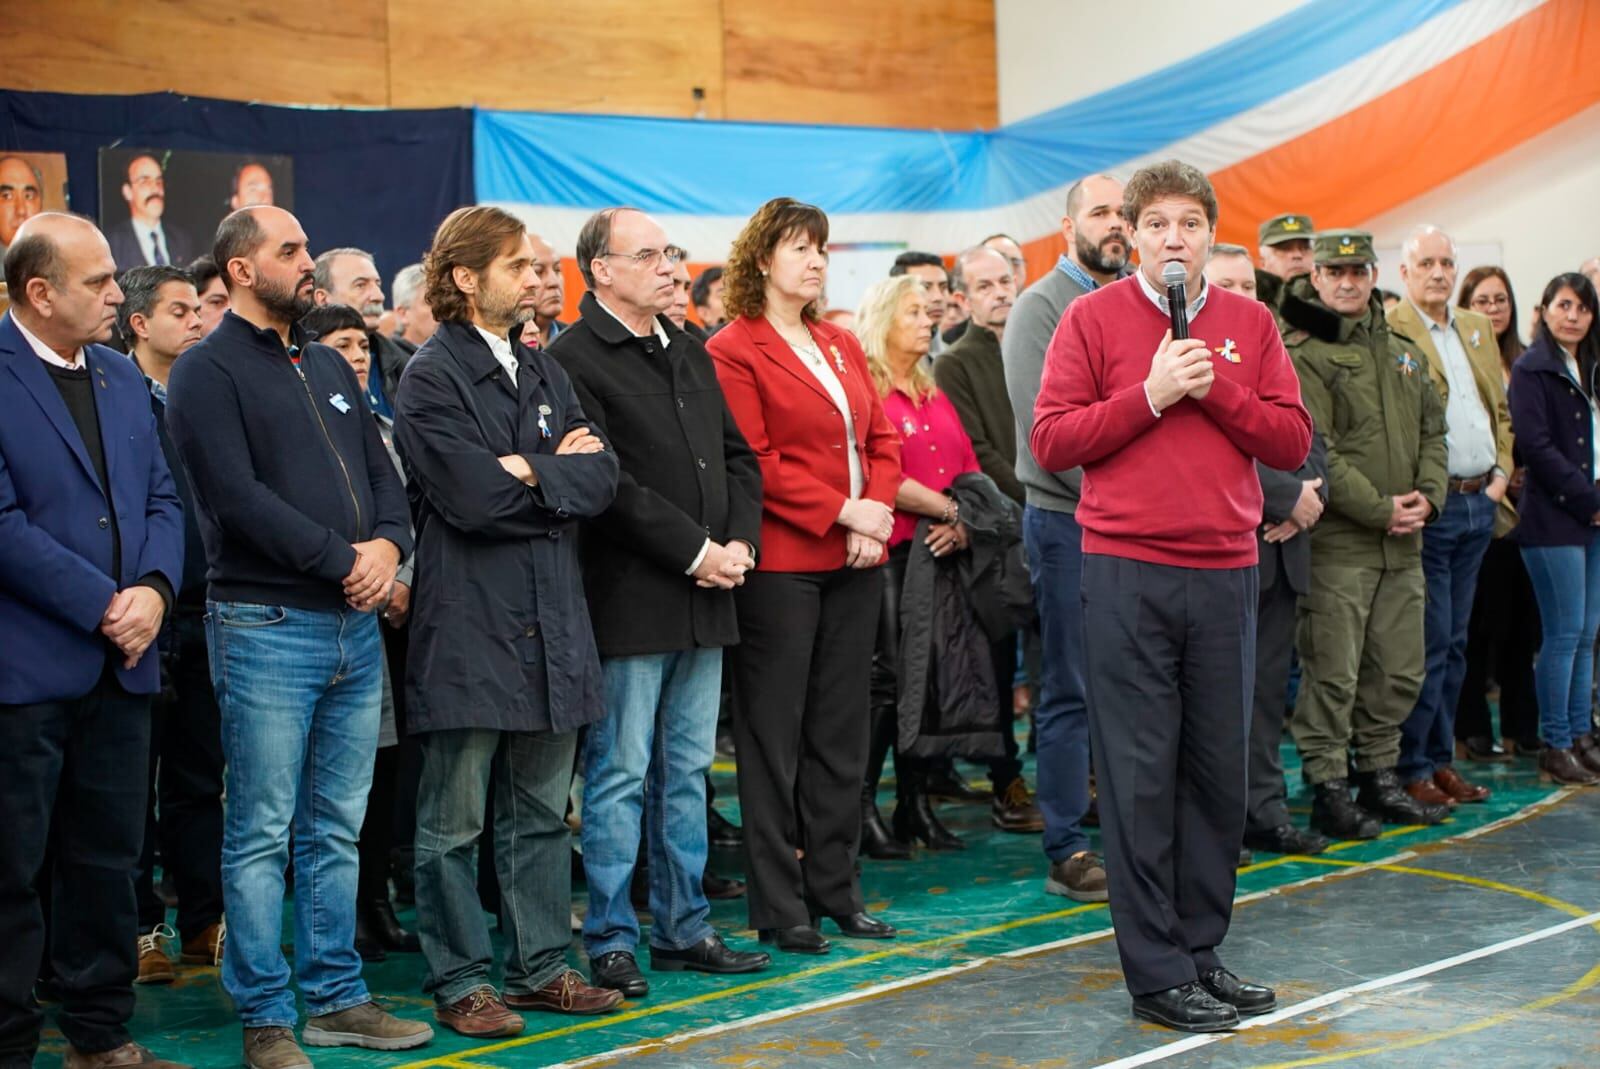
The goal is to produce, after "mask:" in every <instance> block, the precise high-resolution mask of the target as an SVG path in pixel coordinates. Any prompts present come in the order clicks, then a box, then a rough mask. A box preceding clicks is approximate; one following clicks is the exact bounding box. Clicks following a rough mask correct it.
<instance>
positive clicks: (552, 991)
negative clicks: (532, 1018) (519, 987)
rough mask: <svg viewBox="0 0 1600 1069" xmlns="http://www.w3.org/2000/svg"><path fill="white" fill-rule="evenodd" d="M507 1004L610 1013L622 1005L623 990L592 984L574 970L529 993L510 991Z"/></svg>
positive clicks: (565, 1010)
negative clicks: (593, 985)
mask: <svg viewBox="0 0 1600 1069" xmlns="http://www.w3.org/2000/svg"><path fill="white" fill-rule="evenodd" d="M506 1005H507V1006H510V1007H511V1008H513V1009H518V1010H547V1011H549V1012H550V1013H570V1014H574V1015H581V1014H596V1013H609V1012H611V1011H612V1010H614V1009H616V1008H617V1007H618V1006H620V1005H622V992H621V991H612V990H610V989H609V988H604V987H590V986H589V984H588V983H587V982H586V981H585V980H584V978H583V976H582V975H581V974H580V973H578V972H577V971H576V970H574V969H568V970H567V971H566V972H564V973H562V974H561V975H560V976H557V977H556V978H555V979H554V980H551V981H550V982H549V983H548V984H545V985H544V986H543V987H541V988H540V989H539V990H537V991H534V992H531V993H529V994H525V995H524V994H515V995H513V994H508V995H506Z"/></svg>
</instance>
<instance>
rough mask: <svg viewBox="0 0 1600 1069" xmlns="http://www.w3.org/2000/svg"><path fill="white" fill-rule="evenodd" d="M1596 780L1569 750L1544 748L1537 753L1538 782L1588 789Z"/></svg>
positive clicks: (1593, 774)
mask: <svg viewBox="0 0 1600 1069" xmlns="http://www.w3.org/2000/svg"><path fill="white" fill-rule="evenodd" d="M1597 779H1600V777H1597V776H1596V775H1595V773H1593V772H1591V771H1589V769H1588V767H1587V766H1586V765H1584V763H1583V762H1582V761H1580V760H1578V756H1577V754H1575V753H1573V752H1572V751H1571V750H1557V749H1554V748H1553V747H1549V746H1546V747H1545V748H1544V749H1543V750H1540V751H1539V782H1540V783H1556V784H1560V785H1561V786H1563V787H1589V786H1592V785H1593V784H1594V783H1595V782H1596V781H1597Z"/></svg>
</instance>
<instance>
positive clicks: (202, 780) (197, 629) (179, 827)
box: [134, 607, 223, 939]
mask: <svg viewBox="0 0 1600 1069" xmlns="http://www.w3.org/2000/svg"><path fill="white" fill-rule="evenodd" d="M171 626H172V632H171V634H170V636H164V637H166V638H167V639H168V648H167V650H165V651H163V658H164V660H165V662H166V663H165V666H164V667H165V671H166V675H167V681H168V683H169V688H168V690H167V691H166V692H164V693H163V694H162V695H161V696H160V697H159V698H157V699H156V700H155V702H154V703H153V706H152V712H153V714H154V715H153V717H152V719H151V738H150V778H149V783H150V784H151V785H152V790H151V792H150V804H149V805H148V806H146V809H145V822H144V828H145V831H144V851H143V852H142V853H141V855H140V857H139V870H138V872H137V873H136V874H135V876H134V890H135V893H136V894H137V896H138V902H139V930H140V931H141V932H148V931H149V930H150V929H152V928H154V927H155V926H156V925H158V924H160V923H162V922H163V921H164V920H166V916H167V906H166V903H165V902H164V901H162V899H161V896H160V895H159V894H157V893H156V888H155V852H156V846H157V844H158V843H159V844H160V847H161V865H162V867H163V868H164V869H166V871H168V872H170V873H171V874H172V883H173V887H174V888H175V889H176V891H177V892H178V934H179V935H180V936H181V937H183V938H184V939H193V938H195V937H197V936H199V935H200V934H201V933H202V932H204V931H205V930H206V929H207V928H208V927H210V926H211V925H213V924H215V923H217V922H218V921H219V920H221V919H222V772H223V760H222V714H221V712H220V711H219V710H218V709H217V698H216V695H215V693H213V692H212V689H211V666H210V661H209V659H208V658H207V655H206V628H205V617H204V615H203V612H202V611H197V610H186V609H185V608H182V607H180V608H178V609H177V610H175V612H174V614H173V617H172V624H171ZM158 817H159V819H158Z"/></svg>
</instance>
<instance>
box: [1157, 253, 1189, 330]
mask: <svg viewBox="0 0 1600 1069" xmlns="http://www.w3.org/2000/svg"><path fill="white" fill-rule="evenodd" d="M1188 279H1189V273H1188V272H1187V271H1185V270H1184V269H1183V265H1182V264H1175V263H1174V264H1168V265H1167V266H1166V267H1163V268H1162V269H1161V281H1162V282H1165V283H1166V284H1167V312H1168V314H1170V315H1171V316H1172V340H1173V341H1177V340H1178V339H1179V338H1187V337H1188V336H1189V295H1188V285H1187V283H1188Z"/></svg>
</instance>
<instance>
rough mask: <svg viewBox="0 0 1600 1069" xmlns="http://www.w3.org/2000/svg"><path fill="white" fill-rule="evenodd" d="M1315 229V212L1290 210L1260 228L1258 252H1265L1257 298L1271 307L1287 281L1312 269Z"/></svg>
mask: <svg viewBox="0 0 1600 1069" xmlns="http://www.w3.org/2000/svg"><path fill="white" fill-rule="evenodd" d="M1315 229H1316V228H1315V227H1313V226H1312V225H1311V216H1309V215H1301V214H1299V213H1298V212H1290V213H1289V214H1287V215H1274V216H1273V217H1272V218H1271V219H1268V220H1267V221H1266V222H1264V223H1262V224H1261V226H1260V227H1259V228H1258V229H1257V230H1256V252H1258V253H1259V254H1260V256H1261V266H1260V267H1258V268H1256V299H1257V300H1260V301H1264V302H1265V303H1266V305H1267V307H1268V308H1276V307H1277V306H1278V301H1279V300H1280V299H1281V298H1282V297H1283V290H1284V284H1285V283H1287V282H1288V281H1289V280H1290V279H1292V278H1298V277H1299V276H1301V275H1304V274H1306V273H1307V272H1308V271H1310V270H1311V235H1312V234H1313V233H1314V232H1315Z"/></svg>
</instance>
